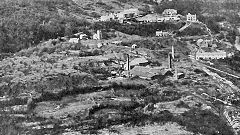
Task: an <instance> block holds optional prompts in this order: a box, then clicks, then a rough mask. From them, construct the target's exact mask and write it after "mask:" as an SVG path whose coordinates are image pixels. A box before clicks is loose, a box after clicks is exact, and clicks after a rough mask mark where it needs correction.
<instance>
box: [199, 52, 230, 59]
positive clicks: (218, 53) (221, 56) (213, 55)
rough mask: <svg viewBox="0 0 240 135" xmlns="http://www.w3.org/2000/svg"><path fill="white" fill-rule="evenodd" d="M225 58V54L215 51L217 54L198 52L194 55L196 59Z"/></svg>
mask: <svg viewBox="0 0 240 135" xmlns="http://www.w3.org/2000/svg"><path fill="white" fill-rule="evenodd" d="M226 57H227V53H226V52H224V51H217V52H204V51H198V52H197V53H196V59H197V60H198V59H200V58H202V59H224V58H226Z"/></svg>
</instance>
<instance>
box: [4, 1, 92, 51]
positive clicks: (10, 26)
mask: <svg viewBox="0 0 240 135" xmlns="http://www.w3.org/2000/svg"><path fill="white" fill-rule="evenodd" d="M60 12H63V13H60ZM69 12H73V13H74V12H79V11H78V10H77V8H76V6H73V5H71V3H70V2H67V1H64V0H61V1H36V2H31V3H26V2H25V3H5V4H3V5H1V6H0V13H1V19H0V53H2V52H5V53H9V52H17V51H19V50H21V49H23V48H28V47H30V46H33V45H37V44H38V43H40V41H42V40H48V39H52V38H57V37H59V36H66V35H71V34H72V33H75V32H78V29H79V28H81V27H85V26H88V25H89V23H88V22H87V21H86V20H84V19H76V18H74V17H71V16H68V13H69Z"/></svg>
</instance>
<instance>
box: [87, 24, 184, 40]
mask: <svg viewBox="0 0 240 135" xmlns="http://www.w3.org/2000/svg"><path fill="white" fill-rule="evenodd" d="M91 28H92V29H115V30H117V31H120V32H123V33H126V34H129V35H140V36H146V37H148V36H155V34H156V31H157V30H172V31H174V30H177V29H179V28H180V26H178V25H176V24H173V23H151V24H139V23H134V24H121V23H118V22H115V21H110V22H97V23H95V24H93V25H92V26H91Z"/></svg>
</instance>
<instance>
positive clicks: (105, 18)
mask: <svg viewBox="0 0 240 135" xmlns="http://www.w3.org/2000/svg"><path fill="white" fill-rule="evenodd" d="M115 19H117V15H116V14H114V13H110V14H108V15H104V16H101V17H100V21H102V22H106V21H111V20H115Z"/></svg>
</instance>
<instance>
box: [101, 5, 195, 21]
mask: <svg viewBox="0 0 240 135" xmlns="http://www.w3.org/2000/svg"><path fill="white" fill-rule="evenodd" d="M181 18H183V16H182V15H180V14H178V13H177V10H175V9H165V10H164V11H163V13H162V14H147V15H145V16H143V15H142V12H141V11H139V10H138V9H137V8H132V9H127V10H123V11H122V12H118V13H110V14H108V15H103V16H101V17H100V19H99V21H102V22H105V21H111V20H115V21H118V22H120V23H124V22H126V21H127V20H129V19H136V21H137V22H140V23H148V22H167V21H179V20H181ZM186 18H187V19H186V20H187V21H190V22H196V21H197V16H196V14H194V15H192V14H190V13H188V14H187V15H186Z"/></svg>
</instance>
